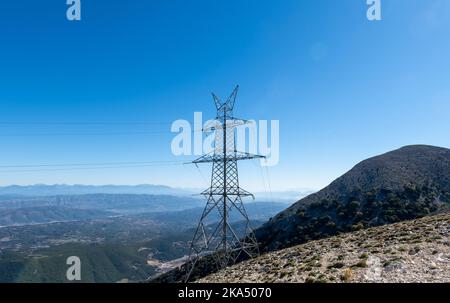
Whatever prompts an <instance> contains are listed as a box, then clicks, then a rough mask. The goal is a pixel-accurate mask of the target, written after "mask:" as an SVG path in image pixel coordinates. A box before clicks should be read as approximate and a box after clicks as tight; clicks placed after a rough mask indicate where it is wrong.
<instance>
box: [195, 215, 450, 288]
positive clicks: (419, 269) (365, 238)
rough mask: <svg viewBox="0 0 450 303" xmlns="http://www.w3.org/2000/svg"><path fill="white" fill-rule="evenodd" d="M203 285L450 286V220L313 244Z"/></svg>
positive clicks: (249, 263) (225, 272)
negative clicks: (425, 283)
mask: <svg viewBox="0 0 450 303" xmlns="http://www.w3.org/2000/svg"><path fill="white" fill-rule="evenodd" d="M198 282H213V283H218V282H225V283H228V282H401V283H409V282H447V283H448V282H450V214H449V213H447V214H441V215H435V216H429V217H425V218H422V219H417V220H413V221H405V222H401V223H396V224H390V225H385V226H380V227H374V228H369V229H365V230H361V231H357V232H352V233H346V234H341V235H339V236H335V237H331V238H327V239H322V240H317V241H311V242H308V243H306V244H303V245H299V246H295V247H291V248H286V249H283V250H280V251H277V252H272V253H269V254H266V255H263V256H261V257H259V258H256V259H252V260H248V261H245V262H243V263H240V264H237V265H235V266H233V267H230V268H227V269H224V270H222V271H219V272H217V273H214V274H211V275H209V276H207V277H205V278H202V279H200V280H199V281H198Z"/></svg>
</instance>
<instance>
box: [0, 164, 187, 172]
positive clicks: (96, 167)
mask: <svg viewBox="0 0 450 303" xmlns="http://www.w3.org/2000/svg"><path fill="white" fill-rule="evenodd" d="M178 165H184V163H166V164H162V163H154V164H139V165H138V164H136V165H114V166H92V167H87V166H86V167H70V168H50V169H20V170H0V172H1V173H24V172H47V171H73V170H99V169H114V168H138V167H155V166H178Z"/></svg>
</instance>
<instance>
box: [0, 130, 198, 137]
mask: <svg viewBox="0 0 450 303" xmlns="http://www.w3.org/2000/svg"><path fill="white" fill-rule="evenodd" d="M201 132H202V131H201V130H191V131H190V133H201ZM156 134H176V132H171V131H148V132H145V131H142V132H102V133H17V134H5V133H0V137H46V136H50V137H58V136H127V135H156Z"/></svg>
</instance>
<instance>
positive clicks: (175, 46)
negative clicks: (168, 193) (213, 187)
mask: <svg viewBox="0 0 450 303" xmlns="http://www.w3.org/2000/svg"><path fill="white" fill-rule="evenodd" d="M366 9H367V6H366V4H365V1H364V0H341V1H329V0H314V1H313V0H308V1H306V0H305V1H298V0H282V1H261V0H258V1H256V0H240V1H235V0H227V1H219V0H217V1H210V0H204V1H200V0H191V1H181V0H178V1H175V0H158V1H156V0H154V1H138V0H134V1H113V0H110V1H106V0H95V1H94V0H84V1H83V0H82V20H81V21H80V22H69V21H67V20H66V16H65V10H66V4H65V1H63V0H59V1H47V0H40V1H37V0H35V1H32V0H26V1H3V2H2V4H0V39H1V40H0V123H1V124H0V140H1V141H0V142H1V143H0V166H3V167H2V168H0V171H1V172H0V184H1V185H6V184H33V183H71V184H72V183H82V184H140V183H156V184H167V185H172V186H179V187H204V186H206V185H207V184H206V183H207V182H206V181H207V180H206V179H207V178H208V175H209V167H208V166H204V167H202V169H201V171H202V174H203V177H202V176H201V175H200V173H199V172H198V171H197V170H196V168H195V167H191V166H182V165H172V166H168V165H164V166H162V165H161V166H156V165H155V166H151V167H123V168H117V167H115V168H107V169H83V170H58V171H56V170H51V171H49V170H44V169H42V168H40V169H36V170H37V171H23V170H31V169H28V168H27V169H24V168H22V169H18V168H5V167H4V166H19V165H35V164H71V163H109V162H111V163H116V162H140V161H166V160H174V161H185V160H186V161H187V160H189V159H191V158H189V157H186V158H176V157H174V156H173V155H172V153H171V150H170V143H171V140H172V138H173V137H174V135H173V134H171V133H170V124H169V123H170V122H172V121H174V120H176V119H188V120H192V119H193V113H194V112H195V111H202V112H203V114H204V117H205V118H206V117H208V116H211V117H213V115H214V111H213V110H214V107H213V103H212V99H211V97H210V95H209V93H210V92H211V91H214V92H217V94H219V95H221V96H227V95H228V94H229V93H230V92H231V90H232V89H233V86H234V85H236V84H239V85H240V86H241V91H240V94H239V98H238V101H237V103H236V108H235V111H236V116H239V117H243V118H249V119H267V120H271V119H277V120H279V121H280V140H281V146H280V163H279V164H278V165H277V166H276V167H272V168H270V169H269V174H270V183H271V188H272V190H285V189H298V188H315V189H319V188H321V187H323V186H325V185H327V184H328V183H329V182H330V181H332V180H333V179H335V178H336V177H338V176H339V175H341V174H342V173H344V172H345V171H347V170H348V169H350V168H351V167H352V166H353V165H355V164H356V163H357V162H359V161H361V160H363V159H365V158H367V157H370V156H373V155H377V154H380V153H383V152H386V151H389V150H392V149H395V148H398V147H401V146H403V145H408V144H418V143H421V144H431V145H438V146H444V147H450V135H449V133H450V120H449V116H450V115H449V112H450V87H449V83H450V58H449V54H450V33H449V30H450V1H447V0H427V1H421V0H409V1H406V0H382V17H383V20H382V21H379V22H369V21H368V20H367V19H366ZM68 122H70V123H71V122H73V123H74V124H70V123H68ZM92 122H97V123H99V124H93V123H92ZM129 122H146V123H147V124H139V123H136V124H131V123H129ZM26 123H29V124H26ZM52 123H55V124H52ZM152 123H155V124H152ZM152 132H154V133H152ZM241 168H242V170H241V179H242V184H243V186H244V187H247V188H249V189H251V190H263V189H264V188H267V187H268V184H267V180H266V182H264V180H263V178H262V176H261V170H260V169H259V168H258V167H257V165H255V163H250V164H243V165H242V166H241ZM265 179H267V176H266V177H265ZM264 183H266V185H265V186H264Z"/></svg>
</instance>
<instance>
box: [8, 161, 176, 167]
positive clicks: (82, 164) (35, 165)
mask: <svg viewBox="0 0 450 303" xmlns="http://www.w3.org/2000/svg"><path fill="white" fill-rule="evenodd" d="M170 163H180V164H182V163H184V162H183V161H175V160H167V161H139V162H94V163H64V164H29V165H0V168H30V167H31V168H32V167H69V166H104V165H136V164H139V165H141V164H170Z"/></svg>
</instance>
